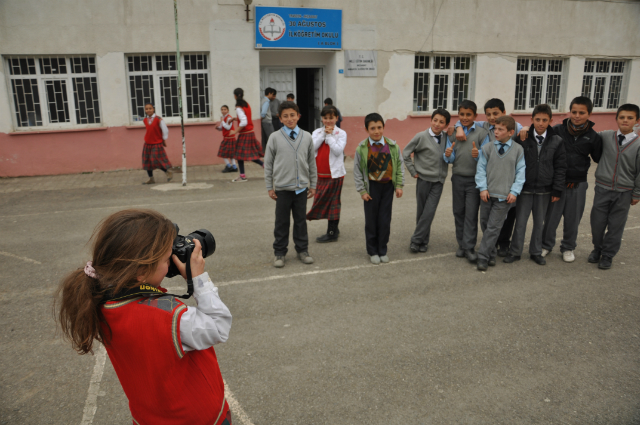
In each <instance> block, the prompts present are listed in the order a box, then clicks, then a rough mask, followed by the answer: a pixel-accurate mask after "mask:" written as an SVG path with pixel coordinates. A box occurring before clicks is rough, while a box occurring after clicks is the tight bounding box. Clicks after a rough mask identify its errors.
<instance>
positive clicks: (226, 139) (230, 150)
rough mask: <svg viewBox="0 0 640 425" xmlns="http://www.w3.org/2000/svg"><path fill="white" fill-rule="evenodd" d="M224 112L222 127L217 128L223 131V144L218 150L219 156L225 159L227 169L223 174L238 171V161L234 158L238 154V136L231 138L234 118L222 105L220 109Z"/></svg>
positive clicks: (221, 120)
mask: <svg viewBox="0 0 640 425" xmlns="http://www.w3.org/2000/svg"><path fill="white" fill-rule="evenodd" d="M220 111H221V112H222V118H221V119H220V125H219V126H218V127H216V128H217V129H218V130H221V131H222V143H220V148H219V149H218V156H219V157H220V158H223V159H224V162H225V164H227V166H226V167H224V170H222V172H223V173H233V172H236V171H238V167H236V160H235V159H233V157H234V156H235V154H236V136H231V135H230V133H231V130H233V121H234V118H233V117H232V116H231V115H229V107H228V106H227V105H222V108H220Z"/></svg>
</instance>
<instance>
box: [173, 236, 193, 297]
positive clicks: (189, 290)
mask: <svg viewBox="0 0 640 425" xmlns="http://www.w3.org/2000/svg"><path fill="white" fill-rule="evenodd" d="M192 253H193V248H191V246H187V262H186V266H187V270H186V272H187V293H186V294H184V295H176V297H177V298H182V299H185V300H186V299H189V298H191V295H193V277H192V276H191V254H192Z"/></svg>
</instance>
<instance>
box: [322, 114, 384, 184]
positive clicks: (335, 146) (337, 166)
mask: <svg viewBox="0 0 640 425" xmlns="http://www.w3.org/2000/svg"><path fill="white" fill-rule="evenodd" d="M311 139H312V140H313V148H314V149H315V151H316V154H315V156H316V157H317V156H318V149H320V146H322V143H323V142H324V143H326V144H327V145H329V150H330V153H329V168H330V169H331V178H332V179H337V178H340V177H344V175H345V174H347V171H346V170H345V168H344V148H345V147H346V146H347V133H346V131H344V130H343V129H341V128H339V127H337V126H336V127H334V128H333V133H331V134H327V133H325V131H324V126H322V127H320V128H318V129H316V130H315V131H314V132H313V133H312V134H311ZM383 140H384V139H383Z"/></svg>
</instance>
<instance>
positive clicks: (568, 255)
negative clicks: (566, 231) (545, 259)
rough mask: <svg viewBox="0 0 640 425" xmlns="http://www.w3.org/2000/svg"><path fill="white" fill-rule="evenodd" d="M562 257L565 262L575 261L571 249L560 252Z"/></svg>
mask: <svg viewBox="0 0 640 425" xmlns="http://www.w3.org/2000/svg"><path fill="white" fill-rule="evenodd" d="M562 259H563V260H564V262H565V263H573V262H574V261H576V256H575V255H573V251H565V252H563V253H562Z"/></svg>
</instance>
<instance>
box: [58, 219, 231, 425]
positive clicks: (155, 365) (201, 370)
mask: <svg viewBox="0 0 640 425" xmlns="http://www.w3.org/2000/svg"><path fill="white" fill-rule="evenodd" d="M175 236H176V232H175V228H174V226H173V224H172V223H171V221H169V220H168V219H167V218H165V217H164V216H163V215H161V214H160V213H158V212H156V211H152V210H135V209H132V210H124V211H120V212H117V213H115V214H112V215H111V216H109V217H107V218H106V219H105V220H104V221H103V222H102V223H101V224H100V225H99V226H98V228H97V229H96V231H95V232H94V234H93V237H92V239H93V250H92V251H93V254H92V260H91V261H89V262H87V264H86V266H85V267H84V268H79V269H77V270H75V271H73V272H72V273H71V274H69V275H68V276H67V277H66V278H65V279H64V280H63V281H62V283H61V284H60V287H59V288H58V292H57V294H56V307H57V310H58V312H57V318H58V320H59V323H60V326H61V328H62V331H63V333H64V335H65V337H66V338H67V339H69V340H70V341H71V343H72V345H73V347H74V349H75V350H76V351H78V353H80V354H86V353H93V348H94V341H98V342H100V343H102V344H104V345H105V347H106V349H107V353H108V354H109V359H110V360H111V363H112V364H113V368H114V369H115V371H116V373H117V375H118V378H119V380H120V383H121V384H122V388H123V389H124V392H125V394H126V395H127V398H128V399H129V409H130V411H131V416H132V419H133V423H134V424H138V425H147V424H153V425H157V424H160V425H178V424H193V425H199V424H202V425H205V424H206V425H212V424H215V425H230V424H231V415H230V413H229V406H228V404H227V402H226V400H225V394H224V382H223V380H222V376H221V374H220V368H219V366H218V360H217V358H216V353H215V351H214V349H213V345H215V344H218V343H221V342H225V341H226V340H227V338H228V337H229V330H230V328H231V313H229V309H228V308H227V307H226V306H225V305H224V303H223V302H222V301H221V300H220V297H219V296H218V289H217V288H216V287H215V286H214V285H213V283H212V282H211V280H210V279H209V275H208V274H207V273H206V272H205V271H204V266H205V261H204V258H202V249H201V246H200V243H199V242H198V241H197V240H196V247H195V249H194V251H193V253H192V255H191V262H190V264H191V272H192V275H193V276H195V277H194V278H193V286H194V297H195V299H196V302H197V307H187V306H186V305H185V304H183V303H182V302H181V301H180V300H179V299H177V298H176V297H174V296H172V295H168V294H167V295H165V294H164V292H166V290H165V289H163V288H161V287H160V284H161V282H162V280H163V279H164V277H165V276H166V274H167V270H168V269H169V263H170V262H171V261H172V260H173V262H174V263H175V264H176V266H177V267H178V270H179V271H180V273H181V274H182V275H183V276H185V274H186V272H185V264H183V263H181V262H180V260H178V258H177V257H176V256H175V255H174V256H172V254H171V248H172V246H173V240H174V238H175Z"/></svg>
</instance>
